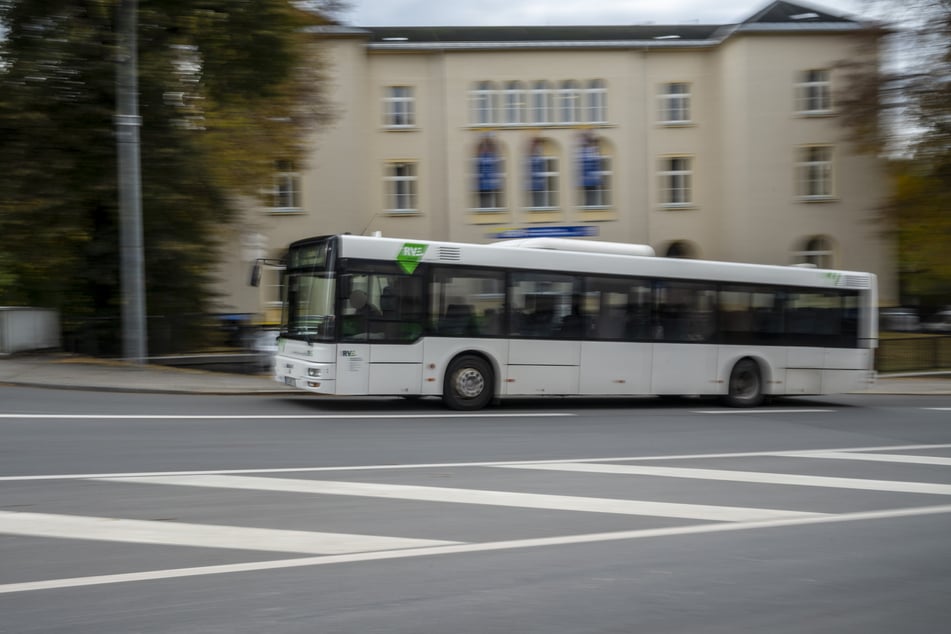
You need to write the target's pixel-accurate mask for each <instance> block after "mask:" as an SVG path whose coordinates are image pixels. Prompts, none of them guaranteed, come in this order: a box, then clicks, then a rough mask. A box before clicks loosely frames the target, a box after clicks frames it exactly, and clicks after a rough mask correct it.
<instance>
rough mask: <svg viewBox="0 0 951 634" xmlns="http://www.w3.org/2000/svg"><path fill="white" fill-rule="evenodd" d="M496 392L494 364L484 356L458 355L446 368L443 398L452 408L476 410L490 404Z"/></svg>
mask: <svg viewBox="0 0 951 634" xmlns="http://www.w3.org/2000/svg"><path fill="white" fill-rule="evenodd" d="M494 392H495V375H494V373H493V372H492V366H491V365H490V364H489V362H488V361H486V360H485V359H483V358H482V357H477V356H475V355H471V354H466V355H462V356H459V357H456V358H455V359H453V360H452V363H450V364H449V368H448V369H447V370H446V380H445V381H443V388H442V400H443V403H445V404H446V406H447V407H449V408H450V409H456V410H475V409H482V408H483V407H485V406H486V405H488V404H489V403H490V402H491V401H492V398H493V396H494V395H495V394H494Z"/></svg>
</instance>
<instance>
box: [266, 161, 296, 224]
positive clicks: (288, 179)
mask: <svg viewBox="0 0 951 634" xmlns="http://www.w3.org/2000/svg"><path fill="white" fill-rule="evenodd" d="M275 166H276V172H275V174H274V190H273V196H272V203H271V206H272V207H273V208H274V209H277V210H284V211H286V210H298V209H300V207H301V203H300V174H299V173H298V172H297V170H296V169H295V166H294V163H293V161H287V160H280V161H277V162H276V163H275Z"/></svg>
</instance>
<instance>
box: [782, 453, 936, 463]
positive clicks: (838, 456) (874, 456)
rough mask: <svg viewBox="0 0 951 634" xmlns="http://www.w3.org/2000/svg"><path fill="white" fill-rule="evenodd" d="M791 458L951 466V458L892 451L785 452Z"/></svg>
mask: <svg viewBox="0 0 951 634" xmlns="http://www.w3.org/2000/svg"><path fill="white" fill-rule="evenodd" d="M785 455H786V456H788V457H790V458H822V459H827V460H864V461H868V462H899V463H903V464H922V465H939V466H943V467H951V458H940V457H938V456H912V455H905V454H890V453H856V452H848V451H802V452H792V453H787V454H785Z"/></svg>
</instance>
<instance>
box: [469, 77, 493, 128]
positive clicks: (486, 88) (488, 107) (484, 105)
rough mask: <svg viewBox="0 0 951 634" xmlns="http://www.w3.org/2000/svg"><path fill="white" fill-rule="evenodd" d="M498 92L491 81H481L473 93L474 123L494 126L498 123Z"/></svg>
mask: <svg viewBox="0 0 951 634" xmlns="http://www.w3.org/2000/svg"><path fill="white" fill-rule="evenodd" d="M497 100H498V90H497V88H496V86H495V84H494V83H492V82H491V81H480V82H478V83H477V84H476V85H475V88H474V89H473V90H472V92H471V105H472V123H473V124H474V125H479V126H487V125H494V124H495V123H496V121H497V116H496V111H497V109H498V104H497Z"/></svg>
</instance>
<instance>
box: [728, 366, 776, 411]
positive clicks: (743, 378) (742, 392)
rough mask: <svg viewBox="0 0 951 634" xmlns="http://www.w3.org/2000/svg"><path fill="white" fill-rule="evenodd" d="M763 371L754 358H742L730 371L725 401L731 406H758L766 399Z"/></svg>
mask: <svg viewBox="0 0 951 634" xmlns="http://www.w3.org/2000/svg"><path fill="white" fill-rule="evenodd" d="M765 398H766V397H765V395H764V394H763V373H762V372H760V368H759V364H758V363H756V361H754V360H753V359H750V358H746V359H740V360H739V361H737V362H736V365H734V366H733V370H732V371H731V372H730V382H729V384H728V386H727V394H726V396H725V397H724V398H723V401H724V402H725V403H726V404H727V405H729V406H731V407H756V406H757V405H762V403H763V401H764V400H765Z"/></svg>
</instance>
